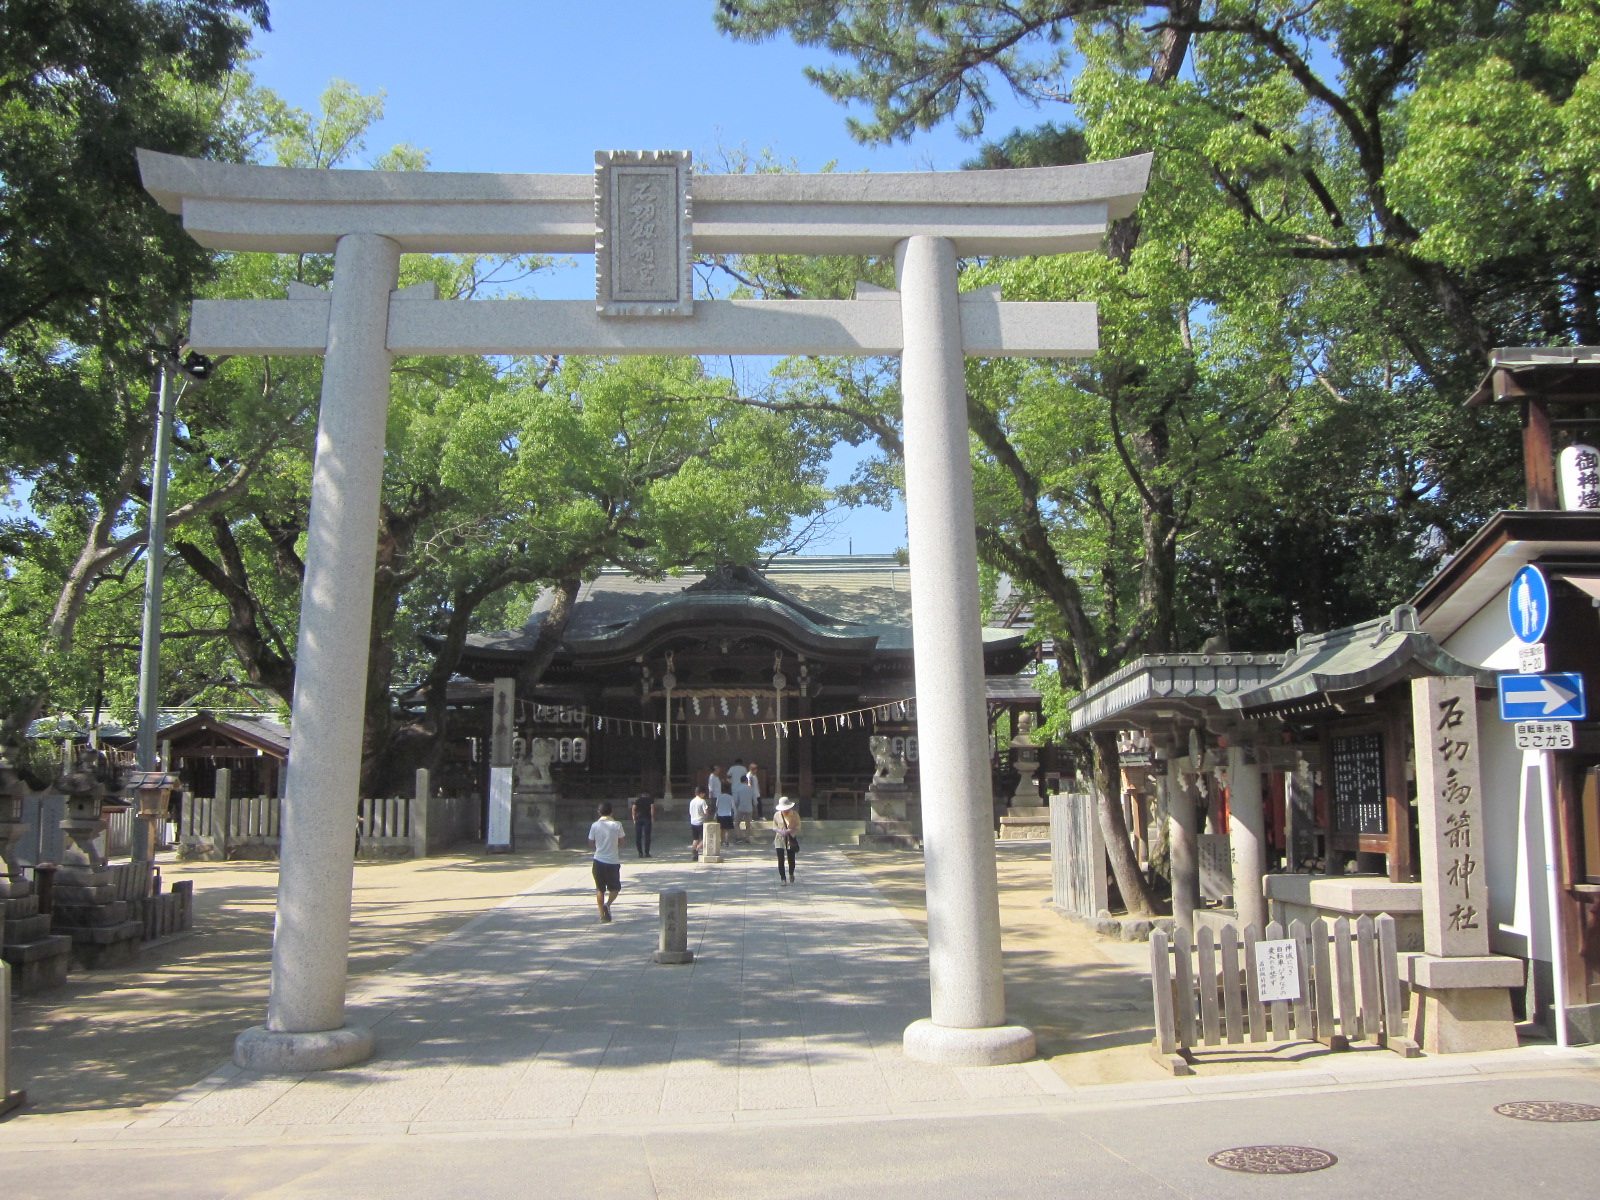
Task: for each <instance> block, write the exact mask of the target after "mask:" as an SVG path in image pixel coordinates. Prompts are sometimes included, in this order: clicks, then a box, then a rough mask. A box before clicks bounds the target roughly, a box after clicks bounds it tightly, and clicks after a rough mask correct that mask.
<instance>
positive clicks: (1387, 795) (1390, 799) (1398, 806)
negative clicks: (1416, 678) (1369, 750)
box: [1383, 688, 1417, 883]
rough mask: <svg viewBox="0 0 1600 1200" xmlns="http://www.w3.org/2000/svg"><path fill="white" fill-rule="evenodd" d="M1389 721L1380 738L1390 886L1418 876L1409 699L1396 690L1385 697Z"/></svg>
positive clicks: (1385, 856)
mask: <svg viewBox="0 0 1600 1200" xmlns="http://www.w3.org/2000/svg"><path fill="white" fill-rule="evenodd" d="M1388 699H1389V721H1388V727H1387V728H1386V729H1385V730H1384V737H1383V782H1384V803H1385V806H1386V807H1387V810H1388V811H1387V816H1388V818H1389V835H1388V836H1389V845H1388V848H1387V849H1386V850H1385V852H1384V858H1385V862H1386V865H1387V866H1388V869H1389V882H1390V883H1411V882H1413V881H1415V879H1416V877H1417V873H1416V866H1415V863H1414V862H1413V859H1412V850H1411V796H1410V794H1409V792H1410V786H1409V782H1408V780H1407V779H1406V751H1405V747H1406V740H1407V739H1406V728H1407V726H1408V725H1409V724H1410V722H1411V712H1410V708H1411V705H1410V703H1409V701H1410V699H1411V697H1410V696H1408V695H1407V694H1406V693H1405V692H1404V691H1402V690H1400V689H1398V688H1397V689H1395V691H1394V692H1393V693H1391V695H1390V696H1389V697H1388Z"/></svg>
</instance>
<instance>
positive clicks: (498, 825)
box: [489, 767, 512, 846]
mask: <svg viewBox="0 0 1600 1200" xmlns="http://www.w3.org/2000/svg"><path fill="white" fill-rule="evenodd" d="M511 772H512V768H511V767H490V768H489V845H491V846H509V845H511Z"/></svg>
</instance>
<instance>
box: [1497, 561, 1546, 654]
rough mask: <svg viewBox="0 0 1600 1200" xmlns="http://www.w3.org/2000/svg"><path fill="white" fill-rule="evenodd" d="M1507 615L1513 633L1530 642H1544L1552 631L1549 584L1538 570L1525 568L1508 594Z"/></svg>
mask: <svg viewBox="0 0 1600 1200" xmlns="http://www.w3.org/2000/svg"><path fill="white" fill-rule="evenodd" d="M1506 615H1507V616H1508V617H1510V618H1511V632H1512V633H1514V634H1516V635H1517V637H1518V639H1519V640H1521V641H1524V642H1527V643H1529V644H1530V645H1531V644H1532V643H1534V642H1542V641H1543V640H1544V635H1545V631H1546V630H1547V629H1549V628H1550V584H1549V582H1548V581H1547V580H1546V579H1545V577H1544V572H1543V571H1541V570H1539V568H1538V567H1523V568H1522V570H1520V571H1518V572H1517V577H1516V578H1515V579H1514V580H1512V581H1511V591H1510V592H1508V593H1507V594H1506Z"/></svg>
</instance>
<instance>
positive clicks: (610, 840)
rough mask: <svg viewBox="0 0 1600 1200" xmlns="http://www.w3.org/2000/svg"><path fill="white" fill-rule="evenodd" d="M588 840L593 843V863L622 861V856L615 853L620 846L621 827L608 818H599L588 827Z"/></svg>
mask: <svg viewBox="0 0 1600 1200" xmlns="http://www.w3.org/2000/svg"><path fill="white" fill-rule="evenodd" d="M589 840H590V841H591V842H593V843H594V860H595V862H602V863H620V862H621V861H622V856H621V855H619V854H618V853H617V847H618V846H620V845H621V844H622V826H621V825H620V824H618V823H617V822H616V821H614V820H612V819H611V818H610V817H601V818H600V819H599V820H598V821H596V822H595V823H594V824H593V825H591V826H589Z"/></svg>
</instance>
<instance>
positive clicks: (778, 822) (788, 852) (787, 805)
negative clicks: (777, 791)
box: [772, 796, 800, 883]
mask: <svg viewBox="0 0 1600 1200" xmlns="http://www.w3.org/2000/svg"><path fill="white" fill-rule="evenodd" d="M772 849H773V851H774V852H775V853H776V854H777V856H778V880H779V882H781V883H793V882H794V856H795V855H796V854H798V853H799V852H800V814H799V813H797V812H795V810H794V801H793V800H791V799H789V797H787V796H780V797H778V807H777V808H775V809H773V810H772ZM785 865H787V866H788V871H787V873H786V872H785V871H784V867H785Z"/></svg>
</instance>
